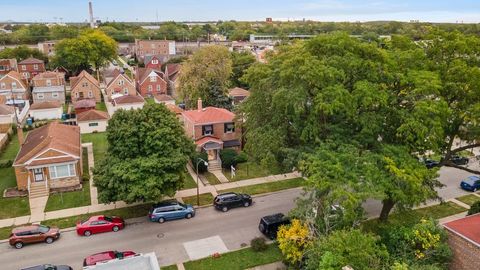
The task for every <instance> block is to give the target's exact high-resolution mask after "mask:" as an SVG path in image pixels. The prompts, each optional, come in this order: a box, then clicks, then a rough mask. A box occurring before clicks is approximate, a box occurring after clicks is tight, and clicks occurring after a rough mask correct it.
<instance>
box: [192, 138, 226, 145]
mask: <svg viewBox="0 0 480 270" xmlns="http://www.w3.org/2000/svg"><path fill="white" fill-rule="evenodd" d="M209 142H210V143H218V144H223V141H222V140H220V139H218V138H217V137H213V136H205V137H202V138H200V139H198V140H196V141H195V144H196V145H198V146H203V145H205V144H206V143H209Z"/></svg>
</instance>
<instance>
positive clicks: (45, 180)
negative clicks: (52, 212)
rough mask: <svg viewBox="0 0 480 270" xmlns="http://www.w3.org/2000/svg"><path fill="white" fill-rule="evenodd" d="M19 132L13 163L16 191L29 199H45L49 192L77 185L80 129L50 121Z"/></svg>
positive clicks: (79, 175)
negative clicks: (21, 191)
mask: <svg viewBox="0 0 480 270" xmlns="http://www.w3.org/2000/svg"><path fill="white" fill-rule="evenodd" d="M22 137H23V134H22V133H19V138H18V139H19V140H20V145H21V147H20V151H19V152H18V154H17V157H16V158H15V161H14V162H13V167H14V169H15V176H16V179H17V188H18V189H19V190H28V192H29V195H30V197H40V196H46V195H48V193H49V192H50V190H51V189H58V188H71V187H76V186H80V184H81V179H82V177H81V176H82V147H81V142H80V128H79V127H77V126H70V125H63V124H60V123H57V122H52V123H50V124H48V125H45V126H42V127H40V128H37V129H35V130H32V131H30V132H29V133H28V135H27V137H26V138H25V141H23V138H22Z"/></svg>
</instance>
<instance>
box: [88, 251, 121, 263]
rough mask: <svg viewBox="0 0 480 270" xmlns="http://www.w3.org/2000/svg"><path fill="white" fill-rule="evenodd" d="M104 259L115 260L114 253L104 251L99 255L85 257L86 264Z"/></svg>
mask: <svg viewBox="0 0 480 270" xmlns="http://www.w3.org/2000/svg"><path fill="white" fill-rule="evenodd" d="M105 259H115V251H112V250H110V251H104V252H100V253H95V254H92V255H90V256H88V257H87V261H88V262H92V261H93V262H96V261H99V260H105Z"/></svg>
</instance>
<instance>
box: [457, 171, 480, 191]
mask: <svg viewBox="0 0 480 270" xmlns="http://www.w3.org/2000/svg"><path fill="white" fill-rule="evenodd" d="M460 187H461V188H462V189H464V190H468V191H473V192H475V191H477V190H480V177H478V176H475V175H472V176H469V177H467V178H465V179H463V180H462V182H461V183H460Z"/></svg>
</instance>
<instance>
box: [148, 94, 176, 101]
mask: <svg viewBox="0 0 480 270" xmlns="http://www.w3.org/2000/svg"><path fill="white" fill-rule="evenodd" d="M153 98H154V99H155V100H158V101H174V100H175V99H174V98H172V97H171V96H169V95H163V94H162V95H154V96H153Z"/></svg>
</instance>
